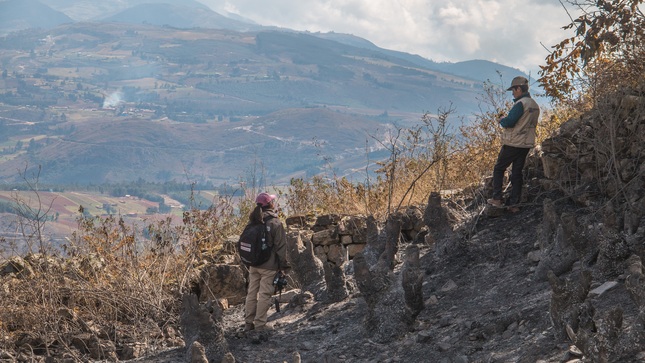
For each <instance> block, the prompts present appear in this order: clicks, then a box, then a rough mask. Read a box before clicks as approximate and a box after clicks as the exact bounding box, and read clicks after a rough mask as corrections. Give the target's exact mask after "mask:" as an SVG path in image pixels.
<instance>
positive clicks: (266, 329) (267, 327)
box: [255, 324, 273, 331]
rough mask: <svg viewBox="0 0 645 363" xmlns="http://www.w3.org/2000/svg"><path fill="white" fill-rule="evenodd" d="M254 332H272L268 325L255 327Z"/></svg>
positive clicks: (271, 327) (270, 326)
mask: <svg viewBox="0 0 645 363" xmlns="http://www.w3.org/2000/svg"><path fill="white" fill-rule="evenodd" d="M255 330H257V331H272V330H273V326H272V325H270V324H265V325H262V326H259V327H257V328H256V329H255Z"/></svg>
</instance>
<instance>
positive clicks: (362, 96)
mask: <svg viewBox="0 0 645 363" xmlns="http://www.w3.org/2000/svg"><path fill="white" fill-rule="evenodd" d="M26 9H29V10H28V11H27V10H26ZM1 17H5V18H1ZM0 19H5V20H6V21H5V20H3V21H0V27H1V29H0V31H2V32H4V34H5V35H4V36H3V37H2V38H0V59H3V60H4V63H3V65H2V67H3V69H0V71H2V74H3V77H2V78H0V152H1V154H0V182H5V183H7V182H12V181H14V180H16V179H18V178H19V177H18V175H17V171H18V170H21V169H24V168H25V166H28V167H29V168H36V167H37V166H42V171H41V174H40V177H41V178H42V181H43V182H50V183H104V182H121V181H128V180H137V179H139V178H143V179H145V180H150V181H168V180H178V179H185V178H186V177H187V176H188V175H190V177H191V178H195V179H197V180H199V181H213V182H215V183H223V182H227V183H230V182H234V181H237V180H238V179H239V177H240V176H241V175H242V174H245V173H249V172H250V171H251V170H254V171H253V172H258V170H261V174H263V178H265V180H268V181H270V182H276V183H284V182H288V180H289V179H290V178H291V177H297V176H305V175H306V176H311V175H314V174H316V173H318V172H320V171H321V170H322V169H323V168H327V167H330V168H333V169H334V172H336V173H337V174H338V175H351V174H355V173H364V171H365V163H366V160H368V159H369V160H372V161H374V160H380V159H382V158H384V157H386V156H387V154H385V150H384V149H383V147H382V145H380V144H379V143H378V142H375V140H376V139H377V138H383V139H384V138H386V136H385V135H386V134H387V132H388V130H389V129H391V128H392V127H393V126H392V125H405V124H409V123H411V122H419V121H420V117H421V115H422V114H423V113H424V112H427V111H429V112H434V111H436V110H437V109H438V108H440V107H446V106H448V105H451V104H452V105H454V106H455V107H456V108H457V112H458V113H459V114H461V115H466V116H468V115H470V114H471V113H473V112H477V111H478V110H479V106H480V105H479V101H478V96H480V95H481V92H482V90H483V88H482V84H483V82H484V81H486V80H487V79H490V80H493V81H494V80H496V79H499V77H500V75H501V76H503V77H504V79H505V80H508V79H511V78H512V77H514V76H515V75H518V74H520V72H519V71H518V70H516V69H512V68H509V67H505V66H503V65H500V64H496V63H493V62H488V61H483V60H473V61H468V62H461V63H436V62H433V61H431V60H428V59H425V58H422V57H420V56H418V55H412V54H408V53H403V52H397V51H392V50H387V49H383V48H380V47H377V46H376V45H374V44H373V43H371V42H369V41H368V40H365V39H362V38H359V37H356V36H352V35H347V34H339V33H333V32H332V33H309V32H296V31H293V30H289V29H277V28H273V27H263V26H261V25H258V24H254V23H252V22H249V21H246V20H245V19H243V18H239V17H238V18H231V17H226V16H223V15H221V14H217V13H216V12H213V11H211V10H210V9H208V8H207V7H205V6H204V5H202V4H201V3H198V2H196V1H185V0H182V1H179V0H176V1H170V0H166V1H156V2H149V1H145V0H129V1H124V0H122V1H103V2H95V1H90V0H41V2H40V3H39V2H38V1H35V0H19V1H18V0H6V1H2V2H0ZM8 19H9V20H11V21H9V20H8Z"/></svg>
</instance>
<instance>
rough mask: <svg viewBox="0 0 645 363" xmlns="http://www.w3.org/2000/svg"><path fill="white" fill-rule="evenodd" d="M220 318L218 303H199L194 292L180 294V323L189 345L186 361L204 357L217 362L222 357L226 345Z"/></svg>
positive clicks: (226, 348) (226, 349)
mask: <svg viewBox="0 0 645 363" xmlns="http://www.w3.org/2000/svg"><path fill="white" fill-rule="evenodd" d="M221 319H222V310H221V309H220V307H219V305H217V304H212V303H207V304H200V303H199V300H198V298H197V296H196V295H195V294H184V295H183V296H182V311H181V316H180V325H181V331H182V334H183V336H184V342H185V343H186V346H187V347H189V349H188V351H187V356H186V359H187V361H189V362H200V361H203V357H205V358H206V359H207V360H208V362H211V363H218V362H221V361H222V360H223V359H224V356H225V355H226V353H228V345H227V342H226V338H225V337H224V331H223V329H222V324H221V323H222V321H221ZM202 352H203V354H202Z"/></svg>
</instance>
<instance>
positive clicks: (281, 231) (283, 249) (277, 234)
mask: <svg viewBox="0 0 645 363" xmlns="http://www.w3.org/2000/svg"><path fill="white" fill-rule="evenodd" d="M273 221H276V222H277V223H274V227H273V228H272V230H271V233H272V237H273V252H275V255H276V257H277V259H278V260H277V264H278V270H282V271H284V272H285V273H286V272H288V271H289V270H290V269H291V266H290V265H289V262H288V261H287V233H286V231H285V228H284V225H283V224H282V222H280V220H279V219H277V218H274V219H273Z"/></svg>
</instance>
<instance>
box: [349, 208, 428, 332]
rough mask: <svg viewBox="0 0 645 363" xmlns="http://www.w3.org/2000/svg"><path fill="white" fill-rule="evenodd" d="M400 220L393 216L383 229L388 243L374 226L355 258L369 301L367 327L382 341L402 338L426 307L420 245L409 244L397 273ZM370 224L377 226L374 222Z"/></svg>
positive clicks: (359, 286) (362, 289)
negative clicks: (420, 266)
mask: <svg viewBox="0 0 645 363" xmlns="http://www.w3.org/2000/svg"><path fill="white" fill-rule="evenodd" d="M401 224H402V223H401V218H400V216H397V215H393V216H391V217H390V218H389V219H388V221H387V224H386V227H385V230H384V231H383V234H384V235H385V245H381V244H380V242H381V241H382V239H381V238H379V237H378V236H375V233H374V231H373V230H372V231H371V232H372V233H369V234H368V235H371V236H372V238H374V239H373V240H370V239H368V242H367V247H366V248H365V250H364V251H363V253H359V254H358V255H357V256H356V257H355V258H354V266H355V279H356V283H357V285H358V288H359V290H360V291H361V293H362V296H363V297H364V298H365V301H366V302H367V312H366V317H365V331H366V332H367V334H368V335H370V336H372V337H373V338H374V339H375V340H376V341H379V342H387V341H390V340H393V339H399V338H400V337H401V336H402V335H403V334H405V333H406V332H408V331H409V330H410V328H411V327H412V325H413V324H414V321H415V318H416V316H417V315H418V314H419V312H420V311H421V310H422V309H423V293H422V291H421V287H422V282H423V275H422V273H421V271H420V269H419V249H418V247H417V246H415V245H411V246H410V247H408V249H407V250H406V253H405V258H404V262H403V266H402V268H401V271H400V272H399V273H398V274H396V273H394V258H395V255H396V252H397V250H398V245H399V236H400V231H401ZM368 228H370V227H368ZM371 228H376V226H375V224H372V225H371ZM372 242H374V243H373V244H372ZM381 247H383V248H381ZM379 251H380V254H379V253H378V252H379ZM375 257H376V258H375Z"/></svg>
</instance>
